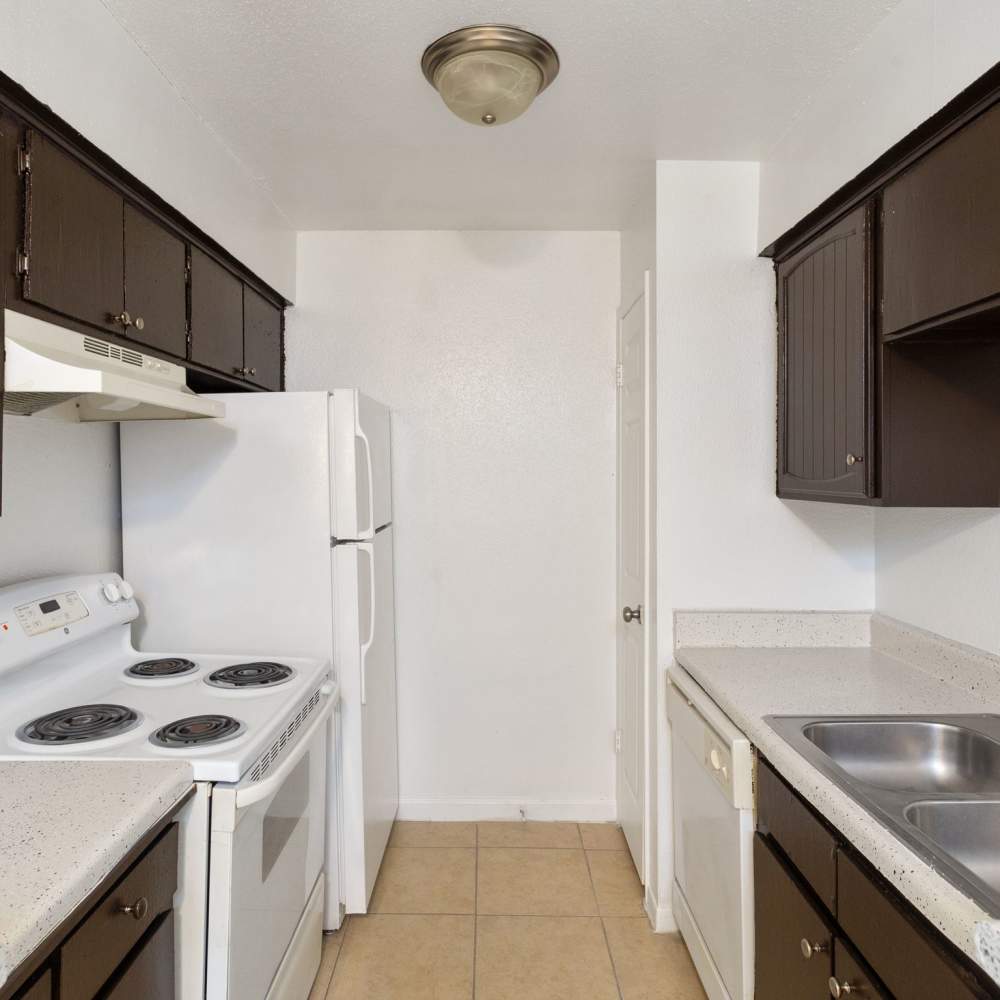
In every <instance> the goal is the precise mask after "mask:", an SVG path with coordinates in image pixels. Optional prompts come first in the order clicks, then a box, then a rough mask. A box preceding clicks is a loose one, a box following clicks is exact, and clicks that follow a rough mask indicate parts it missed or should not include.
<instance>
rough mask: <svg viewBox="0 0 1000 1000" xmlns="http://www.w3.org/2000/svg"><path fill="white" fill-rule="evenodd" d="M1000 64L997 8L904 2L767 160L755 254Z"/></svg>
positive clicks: (953, 1)
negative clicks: (979, 77) (981, 76)
mask: <svg viewBox="0 0 1000 1000" xmlns="http://www.w3.org/2000/svg"><path fill="white" fill-rule="evenodd" d="M998 57H1000V4H998V3H996V0H903V2H902V3H901V4H900V5H899V6H898V7H896V8H895V10H893V12H892V13H891V14H890V15H889V16H888V17H886V18H885V20H883V21H882V23H881V24H880V25H878V27H877V28H876V29H875V31H874V32H873V33H872V34H871V35H870V36H869V37H868V38H867V39H866V40H865V41H864V42H863V43H862V44H861V45H860V46H859V47H858V48H857V49H856V50H855V51H854V52H853V53H852V54H851V55H850V56H849V57H848V58H847V60H845V61H844V63H842V64H841V66H840V67H839V69H838V70H837V71H836V72H835V73H834V74H833V76H831V77H830V79H829V80H828V81H827V83H826V85H825V86H824V87H822V88H821V89H820V90H819V91H818V92H817V93H816V94H815V95H814V96H813V98H812V99H811V100H810V101H809V102H808V104H807V105H806V107H805V108H804V109H803V110H802V111H801V112H800V113H799V115H798V116H797V118H796V119H795V120H794V121H792V122H790V123H789V127H788V129H787V130H786V132H785V134H784V136H783V137H782V138H781V139H780V140H779V142H778V143H777V144H776V145H775V146H774V148H773V149H771V150H770V151H768V152H767V154H766V155H765V156H764V158H763V163H762V166H761V195H760V234H759V238H758V240H757V243H758V246H760V247H763V246H766V245H767V244H768V243H770V242H771V241H772V240H774V239H775V238H776V237H778V236H780V235H781V234H782V233H783V232H784V231H785V230H786V229H788V228H789V227H790V226H792V225H794V224H795V223H796V222H798V220H799V219H801V218H802V216H804V215H805V214H806V213H807V212H809V211H811V210H812V209H813V208H815V207H816V206H817V205H818V204H819V203H820V202H821V201H823V199H824V198H826V197H827V196H829V195H831V194H832V193H833V192H834V191H835V190H836V189H837V188H838V187H840V185H841V184H844V183H845V182H846V181H849V180H850V179H851V178H852V177H854V176H855V175H856V174H857V173H858V172H859V171H860V170H862V169H863V168H864V167H866V166H868V165H869V164H870V163H871V162H872V161H873V160H875V159H876V158H877V157H878V156H880V155H881V154H882V153H884V152H885V151H886V150H887V149H888V148H889V147H890V146H891V145H892V144H893V143H894V142H897V141H898V140H900V139H902V138H903V136H905V135H906V134H907V133H908V132H910V131H912V130H913V129H914V128H915V127H916V126H917V125H919V124H920V123H921V122H922V121H924V120H925V119H927V118H929V117H930V116H931V115H932V114H933V113H934V112H935V111H937V110H938V109H939V108H941V107H942V106H943V105H944V104H946V103H947V102H948V101H949V100H950V99H951V98H953V97H954V96H955V95H956V94H958V93H959V92H960V91H962V90H963V89H964V88H965V87H967V86H968V85H969V84H970V83H972V81H973V80H975V79H976V78H977V77H978V76H980V75H982V74H983V73H985V72H986V70H988V69H989V68H990V67H991V66H992V65H993V64H994V63H995V62H996V61H997V59H998Z"/></svg>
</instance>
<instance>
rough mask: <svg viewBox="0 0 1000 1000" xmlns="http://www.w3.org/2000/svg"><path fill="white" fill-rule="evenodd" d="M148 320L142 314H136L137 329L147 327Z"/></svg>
mask: <svg viewBox="0 0 1000 1000" xmlns="http://www.w3.org/2000/svg"><path fill="white" fill-rule="evenodd" d="M145 325H146V321H145V320H144V319H143V318H142V317H141V316H136V318H135V328H136V329H137V330H141V329H143V327H145Z"/></svg>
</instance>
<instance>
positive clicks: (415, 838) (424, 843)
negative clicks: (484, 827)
mask: <svg viewBox="0 0 1000 1000" xmlns="http://www.w3.org/2000/svg"><path fill="white" fill-rule="evenodd" d="M389 846H390V847H475V846H476V824H475V823H416V822H399V821H398V820H397V822H396V823H395V825H394V826H393V828H392V836H391V837H390V838H389Z"/></svg>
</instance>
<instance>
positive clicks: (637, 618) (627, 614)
mask: <svg viewBox="0 0 1000 1000" xmlns="http://www.w3.org/2000/svg"><path fill="white" fill-rule="evenodd" d="M622 619H623V620H624V622H625V624H626V625H627V624H628V623H629V622H639V624H642V605H641V604H637V605H636V606H635V607H634V608H629V607H625V608H622Z"/></svg>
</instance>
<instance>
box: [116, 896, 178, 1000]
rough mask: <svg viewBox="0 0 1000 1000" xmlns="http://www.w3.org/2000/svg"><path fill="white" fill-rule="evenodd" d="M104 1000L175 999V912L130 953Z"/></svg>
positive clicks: (163, 920)
mask: <svg viewBox="0 0 1000 1000" xmlns="http://www.w3.org/2000/svg"><path fill="white" fill-rule="evenodd" d="M102 997H103V998H104V1000H135V998H136V997H142V1000H174V997H175V993H174V914H173V911H171V912H170V913H168V914H166V915H165V916H164V917H163V918H162V920H161V921H160V923H159V925H157V926H156V927H155V928H154V929H153V930H152V931H151V932H150V933H149V935H148V936H147V937H146V938H144V939H143V941H142V943H141V944H140V945H139V946H138V947H137V948H136V950H135V951H134V952H133V953H132V954H131V955H130V956H129V958H128V961H127V963H126V965H125V967H124V968H123V969H122V970H119V972H118V973H117V974H116V975H115V978H114V981H113V982H112V984H111V987H110V989H109V990H108V992H107V993H104V994H102Z"/></svg>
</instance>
